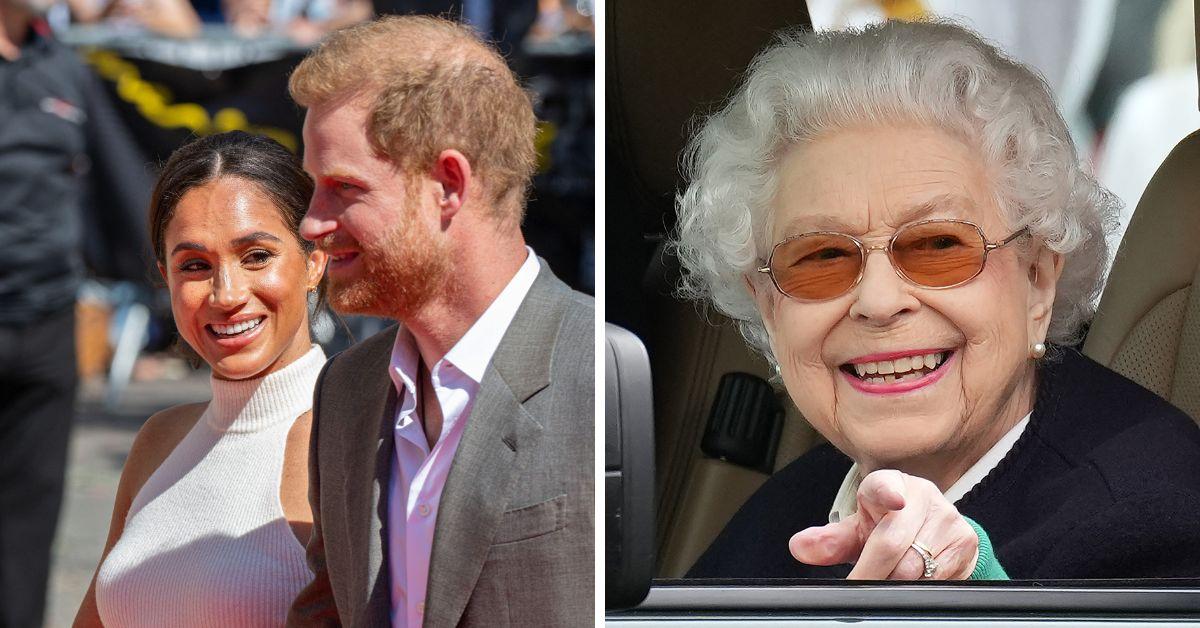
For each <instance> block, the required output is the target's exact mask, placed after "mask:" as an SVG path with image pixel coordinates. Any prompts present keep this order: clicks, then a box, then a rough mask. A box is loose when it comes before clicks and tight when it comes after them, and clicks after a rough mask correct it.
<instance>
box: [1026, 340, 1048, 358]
mask: <svg viewBox="0 0 1200 628" xmlns="http://www.w3.org/2000/svg"><path fill="white" fill-rule="evenodd" d="M1029 355H1030V357H1032V358H1033V359H1035V360H1037V359H1038V358H1041V357H1042V356H1044V355H1046V345H1045V344H1043V343H1040V342H1038V343H1034V345H1033V346H1032V347H1030V348H1029Z"/></svg>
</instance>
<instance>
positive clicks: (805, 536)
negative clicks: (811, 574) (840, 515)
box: [788, 514, 865, 565]
mask: <svg viewBox="0 0 1200 628" xmlns="http://www.w3.org/2000/svg"><path fill="white" fill-rule="evenodd" d="M858 520H859V516H858V515H857V514H855V515H851V516H849V517H846V518H845V519H843V520H841V521H839V522H837V523H830V524H828V525H823V526H814V527H811V528H805V529H803V530H801V531H799V532H797V533H795V534H793V535H792V538H791V539H790V540H789V541H788V549H789V550H791V552H792V557H794V558H795V559H796V560H798V561H800V562H802V563H807V564H809V565H840V564H843V563H852V562H854V561H856V560H858V555H859V553H861V552H862V548H863V542H864V541H865V538H864V536H863V534H862V533H861V531H860V526H859V521H858Z"/></svg>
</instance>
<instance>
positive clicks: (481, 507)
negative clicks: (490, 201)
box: [425, 260, 567, 626]
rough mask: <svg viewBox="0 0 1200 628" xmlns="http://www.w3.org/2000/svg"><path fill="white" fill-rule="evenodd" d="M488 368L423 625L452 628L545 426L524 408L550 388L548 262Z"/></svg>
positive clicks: (554, 312) (447, 504)
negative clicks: (514, 485)
mask: <svg viewBox="0 0 1200 628" xmlns="http://www.w3.org/2000/svg"><path fill="white" fill-rule="evenodd" d="M541 266H542V268H541V271H540V272H539V273H538V277H537V279H536V280H535V281H534V283H533V285H532V286H531V287H530V289H529V293H528V294H527V295H526V297H525V300H524V301H523V302H522V304H521V307H520V308H519V309H518V310H517V314H516V316H515V317H514V318H513V321H512V323H511V324H510V325H509V328H508V330H507V332H506V333H505V335H504V339H503V340H501V342H500V346H499V347H498V348H497V349H496V354H495V356H493V358H492V363H491V364H490V365H489V366H488V368H487V372H486V374H485V375H484V378H483V382H482V383H481V386H480V389H479V395H478V397H477V398H476V400H475V405H474V406H473V408H472V410H471V416H470V417H469V418H468V420H467V426H466V429H465V431H464V432H463V437H462V441H461V442H460V443H459V445H458V451H457V452H456V453H455V455H454V462H453V464H452V466H451V468H450V475H449V477H448V478H447V479H446V486H445V488H444V489H443V490H442V498H441V502H440V505H439V507H438V519H437V532H436V533H435V535H434V541H433V551H432V555H431V558H430V567H429V587H428V593H427V596H426V609H425V620H426V624H427V625H430V626H454V625H456V624H457V623H458V621H459V618H460V617H461V616H462V613H463V610H464V609H465V608H466V606H467V601H468V600H469V599H470V597H471V592H472V591H473V590H474V588H475V582H476V580H477V579H478V578H479V574H480V572H481V571H482V569H483V562H484V560H485V559H486V557H487V553H488V548H489V547H490V546H491V543H492V538H493V537H494V536H495V532H496V528H497V526H498V524H499V523H500V519H501V516H502V515H503V514H504V511H505V509H506V507H507V505H508V501H509V496H510V494H511V493H512V486H513V482H515V481H516V480H517V478H519V477H520V475H521V471H522V470H524V468H525V466H526V461H527V460H528V458H529V456H530V455H532V454H533V452H534V450H535V446H536V444H537V441H538V439H539V437H540V435H541V431H542V426H541V425H540V424H539V423H538V421H537V420H536V419H535V418H534V417H533V416H532V415H530V414H529V412H528V411H527V410H526V409H525V408H524V407H523V406H522V404H523V403H524V402H525V401H526V400H528V399H529V398H530V397H532V396H533V395H534V394H535V393H537V392H538V391H540V390H542V389H544V388H545V387H546V386H548V385H549V384H550V356H551V355H552V353H553V350H554V340H555V337H556V336H557V334H558V327H559V322H560V321H561V319H562V315H563V303H562V293H563V291H565V290H567V288H566V286H565V285H563V284H562V282H560V281H558V279H556V278H555V277H554V275H553V274H552V273H551V272H550V270H549V268H548V266H547V265H546V262H545V260H542V261H541Z"/></svg>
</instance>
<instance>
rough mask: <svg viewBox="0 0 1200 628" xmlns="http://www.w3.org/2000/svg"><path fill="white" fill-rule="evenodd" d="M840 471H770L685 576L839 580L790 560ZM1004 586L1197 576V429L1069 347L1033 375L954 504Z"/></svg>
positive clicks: (832, 465)
mask: <svg viewBox="0 0 1200 628" xmlns="http://www.w3.org/2000/svg"><path fill="white" fill-rule="evenodd" d="M850 464H851V461H850V460H849V459H848V458H847V457H845V456H844V455H842V454H841V453H840V452H838V451H837V450H836V449H834V448H833V447H831V446H829V445H823V446H821V447H818V448H816V449H814V450H813V451H811V452H809V453H807V454H805V455H804V456H802V457H800V458H799V459H798V460H796V461H795V462H793V463H792V464H790V465H788V466H787V467H785V468H784V469H782V470H781V471H780V472H779V473H776V474H775V475H774V476H772V477H771V479H770V480H769V481H767V483H766V484H765V485H764V486H763V487H762V488H761V489H759V491H758V492H756V493H755V494H754V495H753V496H752V497H751V498H750V500H749V501H747V503H746V504H745V505H744V506H743V507H742V508H741V510H739V511H738V513H737V514H736V515H734V517H733V519H732V520H731V521H730V522H729V525H727V526H726V527H725V529H724V530H723V531H722V532H721V534H720V535H719V536H718V537H717V539H716V540H715V541H714V542H713V544H712V546H710V547H709V548H708V550H707V551H706V552H705V553H704V555H703V556H702V557H701V558H700V560H699V561H697V563H696V565H695V566H694V567H693V568H692V570H691V572H690V573H689V574H688V577H696V578H841V577H844V576H845V575H846V574H847V573H849V567H848V566H837V567H812V566H809V565H805V564H803V563H799V562H796V561H795V560H794V559H793V558H792V557H791V555H790V554H789V553H788V547H787V542H788V539H789V538H790V537H791V535H792V534H794V533H795V532H797V531H799V530H802V529H804V528H807V527H809V526H814V525H824V524H826V523H828V514H829V508H830V506H831V505H832V504H833V499H834V496H835V495H836V494H837V491H838V488H839V486H840V485H841V482H842V479H843V478H844V477H845V475H846V472H847V471H848V470H849V468H850ZM956 505H957V507H958V509H959V511H960V512H962V513H963V514H964V515H966V516H968V517H971V518H972V519H974V520H975V521H977V522H978V523H979V524H980V525H981V526H982V527H983V528H984V530H986V531H987V532H988V535H989V536H990V537H991V539H992V543H993V545H994V547H995V551H996V556H997V558H999V560H1000V564H1001V565H1003V566H1004V568H1005V570H1006V571H1007V572H1008V574H1009V576H1010V577H1012V578H1013V579H1074V578H1141V577H1200V429H1198V428H1197V426H1196V424H1195V423H1193V422H1192V420H1191V419H1190V418H1189V417H1188V416H1187V415H1185V414H1184V413H1183V412H1181V411H1179V410H1178V409H1176V408H1175V407H1174V406H1171V405H1170V404H1168V403H1167V402H1166V401H1163V400H1162V399H1161V398H1159V397H1157V396H1156V395H1154V394H1153V393H1151V392H1150V391H1148V390H1146V389H1144V388H1142V387H1140V386H1138V385H1137V384H1135V383H1133V382H1131V381H1129V380H1128V379H1126V378H1124V377H1122V376H1120V375H1118V374H1116V373H1114V372H1113V371H1110V370H1108V369H1107V368H1104V367H1103V366H1100V365H1099V364H1097V363H1095V362H1093V361H1092V360H1090V359H1088V358H1087V357H1084V356H1083V355H1080V354H1079V353H1077V352H1074V351H1070V350H1060V351H1059V352H1058V354H1057V356H1056V357H1055V358H1054V359H1053V360H1051V361H1048V362H1046V363H1045V364H1043V366H1042V367H1041V368H1040V369H1039V370H1038V393H1037V401H1036V402H1035V404H1034V410H1033V415H1032V417H1031V418H1030V421H1029V425H1028V427H1026V429H1025V432H1024V433H1023V434H1022V435H1021V437H1020V438H1019V439H1018V440H1017V443H1016V445H1014V446H1013V449H1012V450H1011V451H1010V452H1009V453H1008V455H1007V456H1005V458H1004V459H1003V460H1002V461H1001V462H1000V464H999V465H997V466H996V468H995V469H993V470H992V471H991V473H989V474H988V475H987V477H985V478H984V479H983V481H981V482H980V483H979V484H978V485H977V486H975V488H973V489H972V490H971V491H970V492H968V493H967V494H966V495H965V496H964V497H963V498H962V499H961V500H959V502H958V503H957V504H956Z"/></svg>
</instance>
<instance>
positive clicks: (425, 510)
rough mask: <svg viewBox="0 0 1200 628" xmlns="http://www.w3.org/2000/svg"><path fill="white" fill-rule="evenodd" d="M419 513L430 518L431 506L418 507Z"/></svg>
mask: <svg viewBox="0 0 1200 628" xmlns="http://www.w3.org/2000/svg"><path fill="white" fill-rule="evenodd" d="M417 512H419V513H421V516H422V517H428V516H429V504H421V505H420V506H417Z"/></svg>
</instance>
